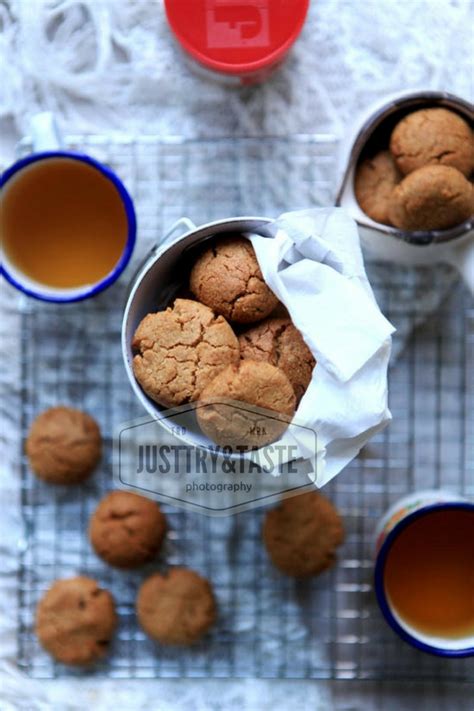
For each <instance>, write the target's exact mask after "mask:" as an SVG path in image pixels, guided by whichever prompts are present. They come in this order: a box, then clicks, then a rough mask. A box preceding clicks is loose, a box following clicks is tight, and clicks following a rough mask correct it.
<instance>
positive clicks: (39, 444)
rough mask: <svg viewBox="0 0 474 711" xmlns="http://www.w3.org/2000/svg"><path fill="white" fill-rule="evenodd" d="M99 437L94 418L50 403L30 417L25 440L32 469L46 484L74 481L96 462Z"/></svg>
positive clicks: (98, 452)
mask: <svg viewBox="0 0 474 711" xmlns="http://www.w3.org/2000/svg"><path fill="white" fill-rule="evenodd" d="M101 448H102V439H101V435H100V430H99V426H98V424H97V422H96V421H95V420H94V419H92V417H90V415H87V414H86V413H85V412H81V410H75V409H74V408H72V407H62V406H61V407H52V408H50V409H49V410H45V411H44V412H42V413H41V414H40V415H38V417H37V418H36V419H35V420H34V422H33V424H32V425H31V428H30V432H29V434H28V438H27V440H26V454H27V455H28V459H29V461H30V466H31V468H32V470H33V472H34V473H35V474H36V475H37V476H38V477H39V478H40V479H43V480H44V481H47V482H48V483H50V484H77V483H79V482H81V481H83V480H84V479H87V477H88V476H90V474H92V472H93V471H94V469H95V467H96V466H97V464H98V462H99V460H100V456H101Z"/></svg>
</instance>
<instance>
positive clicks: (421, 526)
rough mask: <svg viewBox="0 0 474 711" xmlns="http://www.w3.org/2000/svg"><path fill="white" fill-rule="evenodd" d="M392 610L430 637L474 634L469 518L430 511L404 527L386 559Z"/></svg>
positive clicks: (472, 522)
mask: <svg viewBox="0 0 474 711" xmlns="http://www.w3.org/2000/svg"><path fill="white" fill-rule="evenodd" d="M384 583H385V590H386V592H387V596H388V599H389V601H390V604H391V606H392V609H393V610H394V611H395V612H396V613H397V614H398V616H399V618H400V619H401V620H402V621H404V622H405V623H407V624H409V625H410V626H411V627H413V628H414V629H416V630H418V631H419V632H422V633H424V634H428V635H431V636H437V637H443V638H452V639H455V638H462V637H465V636H470V635H474V513H472V512H469V511H465V510H462V509H459V510H449V511H435V512H433V513H429V514H425V515H424V516H422V517H420V518H418V519H417V520H415V521H413V523H410V524H409V525H408V526H407V528H406V529H405V530H403V531H402V532H401V533H400V534H399V536H398V538H396V539H395V541H394V543H393V544H392V546H391V548H390V551H389V553H388V556H387V561H386V564H385V575H384Z"/></svg>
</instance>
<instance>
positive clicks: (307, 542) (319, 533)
mask: <svg viewBox="0 0 474 711" xmlns="http://www.w3.org/2000/svg"><path fill="white" fill-rule="evenodd" d="M263 540H264V543H265V546H266V549H267V552H268V555H269V556H270V559H271V561H272V563H273V564H274V565H275V566H276V567H277V568H278V569H279V570H281V572H282V573H285V574H286V575H291V576H293V577H295V578H303V577H308V576H310V575H317V574H318V573H321V572H322V571H323V570H326V569H327V568H330V567H331V565H333V563H334V561H335V553H336V549H337V547H338V546H340V545H341V543H342V542H343V540H344V529H343V525H342V519H341V517H340V515H339V512H338V511H337V509H336V508H335V507H334V506H333V504H332V503H331V502H330V501H329V500H328V499H326V498H325V497H324V496H322V494H319V493H318V492H316V491H310V492H308V493H306V494H300V495H299V496H294V497H292V498H291V499H284V500H283V501H282V502H281V504H280V505H279V506H278V507H277V508H276V509H273V510H271V511H268V513H267V515H266V517H265V521H264V526H263Z"/></svg>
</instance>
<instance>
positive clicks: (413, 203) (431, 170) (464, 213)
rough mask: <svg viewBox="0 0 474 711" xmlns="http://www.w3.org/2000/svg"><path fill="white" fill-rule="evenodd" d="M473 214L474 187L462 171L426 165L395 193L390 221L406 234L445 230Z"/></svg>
mask: <svg viewBox="0 0 474 711" xmlns="http://www.w3.org/2000/svg"><path fill="white" fill-rule="evenodd" d="M473 214H474V187H473V185H472V183H470V182H469V180H467V179H466V178H465V177H464V175H463V174H462V173H460V172H459V170H456V168H450V167H449V166H447V165H426V166H424V167H423V168H419V169H418V170H414V171H413V172H412V173H410V174H409V175H407V176H406V177H405V178H404V179H403V180H402V182H401V183H399V184H398V185H397V187H396V188H395V190H394V191H393V196H392V205H391V208H390V220H391V222H392V224H393V225H395V227H399V228H400V229H403V230H444V229H448V228H449V227H455V226H456V225H459V224H461V223H462V222H464V220H467V219H468V218H469V217H471V215H473Z"/></svg>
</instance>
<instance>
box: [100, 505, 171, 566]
mask: <svg viewBox="0 0 474 711" xmlns="http://www.w3.org/2000/svg"><path fill="white" fill-rule="evenodd" d="M165 532H166V519H165V517H164V515H163V514H162V512H161V510H160V507H159V506H158V504H155V503H154V502H153V501H150V499H146V498H145V497H144V496H139V495H138V494H134V493H132V492H130V491H112V492H111V493H110V494H107V495H106V496H104V498H103V499H102V500H101V502H100V503H99V505H98V507H97V508H96V510H95V511H94V513H93V514H92V517H91V520H90V524H89V538H90V541H91V543H92V546H93V548H94V550H95V552H96V553H97V555H98V556H99V558H102V560H105V562H106V563H109V564H110V565H113V566H116V567H117V568H136V567H138V566H140V565H143V564H144V563H147V562H148V561H150V560H152V559H153V558H154V557H155V556H156V554H157V553H158V551H159V549H160V547H161V544H162V542H163V538H164V536H165Z"/></svg>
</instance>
